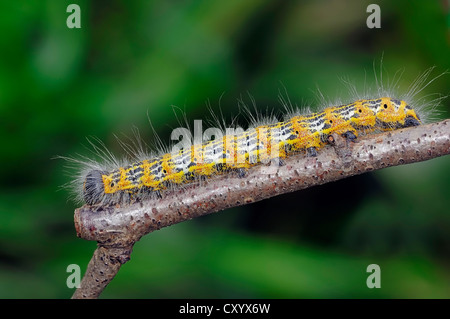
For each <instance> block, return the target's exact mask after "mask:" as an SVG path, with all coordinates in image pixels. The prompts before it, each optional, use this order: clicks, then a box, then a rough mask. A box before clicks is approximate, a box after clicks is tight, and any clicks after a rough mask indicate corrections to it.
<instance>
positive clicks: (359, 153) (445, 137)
mask: <svg viewBox="0 0 450 319" xmlns="http://www.w3.org/2000/svg"><path fill="white" fill-rule="evenodd" d="M330 140H331V142H332V143H331V144H332V146H330V147H325V148H324V149H322V150H321V151H320V152H319V155H318V156H317V157H305V156H304V155H296V156H290V157H289V158H287V159H286V160H285V161H284V165H283V166H274V165H270V166H264V165H262V166H257V167H254V168H251V169H249V171H248V173H247V174H246V176H245V177H244V178H240V177H239V176H237V175H232V174H228V175H223V176H217V177H215V178H212V179H209V180H207V181H202V183H201V185H191V186H189V187H186V188H185V189H183V190H177V191H167V192H164V193H163V198H161V199H155V200H148V201H145V202H139V203H135V204H132V205H128V206H123V207H120V206H114V207H93V206H83V207H81V208H78V209H76V210H75V216H74V219H75V228H76V231H77V235H78V237H81V238H83V239H86V240H95V241H97V242H98V245H99V247H98V248H97V250H96V251H95V253H94V256H93V257H92V260H91V261H90V263H89V266H88V269H87V271H86V274H85V277H84V278H83V280H82V282H81V287H80V288H79V289H78V290H77V291H76V292H75V294H74V295H73V298H96V297H98V296H99V294H100V293H101V291H102V290H103V289H104V287H106V285H107V284H108V283H109V282H110V280H112V278H114V275H115V274H116V273H117V271H118V270H119V268H120V266H121V265H122V264H123V263H125V262H126V261H127V260H129V258H130V254H131V250H132V247H133V245H134V243H135V242H136V241H138V240H139V239H140V238H141V237H142V236H143V235H145V234H148V233H150V232H152V231H154V230H157V229H160V228H162V227H167V226H170V225H173V224H176V223H179V222H182V221H185V220H189V219H192V218H195V217H199V216H202V215H205V214H210V213H214V212H217V211H221V210H224V209H227V208H230V207H234V206H239V205H245V204H248V203H253V202H256V201H260V200H262V199H266V198H270V197H273V196H276V195H280V194H284V193H288V192H293V191H297V190H301V189H305V188H308V187H311V186H315V185H320V184H324V183H328V182H332V181H335V180H339V179H342V178H345V177H349V176H353V175H358V174H362V173H365V172H369V171H373V170H377V169H381V168H385V167H391V166H396V165H403V164H408V163H415V162H420V161H425V160H428V159H431V158H435V157H439V156H443V155H447V154H449V153H450V120H444V121H441V122H438V123H432V124H428V125H423V126H418V127H414V128H408V129H402V130H396V131H392V132H387V133H382V134H378V135H370V136H366V137H364V138H361V139H359V140H358V141H357V142H356V143H353V142H348V141H347V140H345V139H344V138H342V137H340V136H337V135H333V136H332V138H331V139H330Z"/></svg>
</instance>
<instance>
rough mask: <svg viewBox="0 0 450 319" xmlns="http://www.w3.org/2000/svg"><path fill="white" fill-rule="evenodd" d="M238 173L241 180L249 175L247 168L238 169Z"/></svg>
mask: <svg viewBox="0 0 450 319" xmlns="http://www.w3.org/2000/svg"><path fill="white" fill-rule="evenodd" d="M236 172H237V174H238V176H239V178H244V177H245V175H246V174H247V171H246V170H245V168H242V167H240V168H237V169H236Z"/></svg>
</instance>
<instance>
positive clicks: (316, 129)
mask: <svg viewBox="0 0 450 319" xmlns="http://www.w3.org/2000/svg"><path fill="white" fill-rule="evenodd" d="M420 124H421V119H420V118H419V115H418V114H417V113H416V110H414V109H413V107H412V106H411V105H409V104H408V103H407V102H406V101H404V100H400V99H395V98H391V97H380V98H376V99H360V100H357V101H355V102H353V103H350V104H345V105H339V106H331V107H327V108H325V109H323V110H322V111H320V112H317V113H310V114H305V115H292V116H290V117H289V118H287V119H286V120H285V121H281V122H276V123H273V124H267V125H259V126H255V127H252V128H249V129H247V130H245V131H244V130H242V131H240V132H235V134H224V135H223V136H222V137H221V138H216V139H214V140H211V141H206V142H203V143H198V144H194V145H191V146H189V147H184V148H183V149H179V150H173V151H172V152H166V153H163V154H161V155H159V156H154V157H149V158H145V159H141V160H139V161H136V162H135V163H132V164H127V165H117V167H114V168H110V169H106V170H105V169H104V168H102V167H100V166H95V165H90V166H89V170H88V171H86V172H84V173H83V175H84V177H83V186H82V197H83V200H84V201H85V202H86V203H87V204H89V205H97V204H101V205H112V204H117V203H119V204H120V203H124V202H129V201H138V200H142V199H144V198H145V197H146V196H152V195H157V196H158V195H160V194H161V192H164V190H165V189H167V188H170V187H171V186H174V185H175V186H176V185H179V186H181V185H188V184H190V183H192V182H194V181H196V180H198V179H199V178H200V179H202V178H210V177H212V176H214V175H220V174H227V173H232V172H237V173H238V174H240V175H245V171H246V169H248V168H250V167H252V166H256V165H261V164H264V163H268V162H270V161H275V162H278V163H279V164H282V163H283V159H284V158H286V157H288V156H291V155H293V154H295V153H299V152H306V154H307V155H308V156H316V155H317V152H320V149H321V148H323V147H325V145H326V144H327V143H328V137H329V136H330V135H331V134H333V133H335V134H340V135H342V136H344V137H345V138H347V139H348V140H350V141H355V140H357V138H358V136H361V135H365V134H373V133H374V132H381V131H388V130H395V129H399V128H404V127H409V126H417V125H420Z"/></svg>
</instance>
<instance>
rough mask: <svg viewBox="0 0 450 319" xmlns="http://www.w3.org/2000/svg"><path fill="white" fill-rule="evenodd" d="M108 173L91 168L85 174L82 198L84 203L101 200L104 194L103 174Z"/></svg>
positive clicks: (93, 202) (91, 203)
mask: <svg viewBox="0 0 450 319" xmlns="http://www.w3.org/2000/svg"><path fill="white" fill-rule="evenodd" d="M106 174H108V173H107V172H102V171H99V170H92V171H90V172H89V173H88V174H87V175H86V179H85V181H84V185H83V198H84V201H85V202H86V204H88V205H94V204H98V203H100V202H101V201H102V199H103V197H104V196H105V187H104V183H103V175H106Z"/></svg>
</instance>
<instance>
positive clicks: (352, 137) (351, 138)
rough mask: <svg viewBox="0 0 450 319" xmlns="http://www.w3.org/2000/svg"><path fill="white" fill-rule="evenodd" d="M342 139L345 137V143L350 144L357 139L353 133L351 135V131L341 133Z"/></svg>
mask: <svg viewBox="0 0 450 319" xmlns="http://www.w3.org/2000/svg"><path fill="white" fill-rule="evenodd" d="M342 137H345V138H346V139H347V141H350V142H355V140H356V138H357V136H356V135H355V133H353V132H352V131H347V132H345V133H343V134H342Z"/></svg>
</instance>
